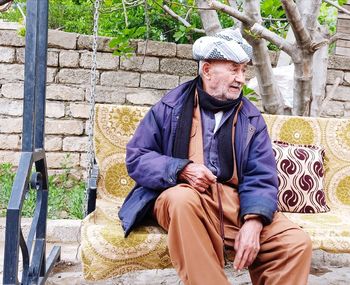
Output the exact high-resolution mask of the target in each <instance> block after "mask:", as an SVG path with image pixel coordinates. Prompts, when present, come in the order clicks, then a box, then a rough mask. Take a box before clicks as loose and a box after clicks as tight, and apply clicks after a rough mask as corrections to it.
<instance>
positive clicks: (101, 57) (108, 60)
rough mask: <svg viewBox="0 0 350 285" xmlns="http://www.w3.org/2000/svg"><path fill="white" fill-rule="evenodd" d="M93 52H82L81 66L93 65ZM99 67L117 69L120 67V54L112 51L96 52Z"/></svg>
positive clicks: (88, 66) (89, 66)
mask: <svg viewBox="0 0 350 285" xmlns="http://www.w3.org/2000/svg"><path fill="white" fill-rule="evenodd" d="M91 60H92V55H91V52H86V51H85V52H82V53H81V56H80V66H81V67H83V68H91V66H92V61H91ZM96 62H97V69H104V70H117V69H119V56H116V55H113V54H112V53H106V52H98V53H97V54H96Z"/></svg>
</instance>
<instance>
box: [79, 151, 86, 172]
mask: <svg viewBox="0 0 350 285" xmlns="http://www.w3.org/2000/svg"><path fill="white" fill-rule="evenodd" d="M79 164H80V166H81V167H83V168H85V169H86V168H87V166H88V158H87V154H86V153H81V154H80V163H79Z"/></svg>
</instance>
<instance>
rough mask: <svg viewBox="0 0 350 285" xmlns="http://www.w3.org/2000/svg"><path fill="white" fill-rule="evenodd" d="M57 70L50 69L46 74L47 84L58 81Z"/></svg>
mask: <svg viewBox="0 0 350 285" xmlns="http://www.w3.org/2000/svg"><path fill="white" fill-rule="evenodd" d="M57 71H58V70H57V68H54V67H48V68H47V73H46V82H47V83H52V82H55V81H56V75H57Z"/></svg>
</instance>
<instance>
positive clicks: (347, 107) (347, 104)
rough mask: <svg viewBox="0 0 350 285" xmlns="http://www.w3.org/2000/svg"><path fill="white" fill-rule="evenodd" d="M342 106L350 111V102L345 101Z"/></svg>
mask: <svg viewBox="0 0 350 285" xmlns="http://www.w3.org/2000/svg"><path fill="white" fill-rule="evenodd" d="M344 107H345V110H347V111H350V102H345V104H344Z"/></svg>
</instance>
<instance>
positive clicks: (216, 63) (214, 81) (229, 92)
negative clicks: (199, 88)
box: [202, 60, 247, 100]
mask: <svg viewBox="0 0 350 285" xmlns="http://www.w3.org/2000/svg"><path fill="white" fill-rule="evenodd" d="M246 67H247V64H246V63H235V62H233V61H224V60H212V61H210V62H205V63H204V64H203V69H202V78H203V87H204V91H206V92H208V93H209V94H210V95H211V96H213V97H215V98H216V99H219V100H228V99H237V98H238V97H239V94H240V93H241V90H242V88H243V84H244V83H245V72H246Z"/></svg>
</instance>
